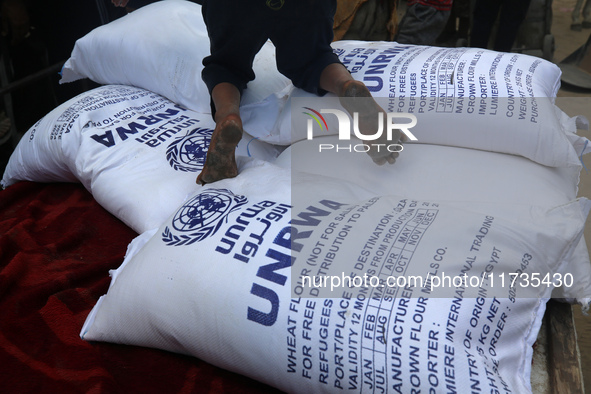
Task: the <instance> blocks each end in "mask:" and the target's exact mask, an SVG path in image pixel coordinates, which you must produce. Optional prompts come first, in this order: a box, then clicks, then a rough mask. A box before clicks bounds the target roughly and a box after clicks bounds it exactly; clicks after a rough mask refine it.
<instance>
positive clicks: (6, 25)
mask: <svg viewBox="0 0 591 394" xmlns="http://www.w3.org/2000/svg"><path fill="white" fill-rule="evenodd" d="M0 13H1V14H2V37H8V36H10V44H11V45H18V44H20V43H21V42H22V41H24V40H25V38H27V37H29V35H30V34H31V20H30V19H29V12H28V11H27V7H26V6H25V4H24V2H23V1H22V0H4V1H3V2H2V7H1V8H0Z"/></svg>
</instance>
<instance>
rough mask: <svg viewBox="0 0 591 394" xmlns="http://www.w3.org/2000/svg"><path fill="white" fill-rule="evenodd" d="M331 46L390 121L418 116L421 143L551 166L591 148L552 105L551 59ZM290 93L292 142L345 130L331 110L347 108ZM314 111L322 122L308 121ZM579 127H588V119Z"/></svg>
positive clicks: (554, 76) (575, 160)
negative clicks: (470, 150) (517, 158)
mask: <svg viewBox="0 0 591 394" xmlns="http://www.w3.org/2000/svg"><path fill="white" fill-rule="evenodd" d="M332 45H333V48H334V51H335V52H336V53H337V54H338V55H339V58H340V60H341V61H342V62H343V64H344V65H345V66H346V67H347V68H348V69H349V71H350V72H351V73H352V75H353V77H354V78H355V79H357V80H360V81H363V82H364V83H365V84H366V85H367V87H368V88H369V90H370V91H371V92H372V95H373V96H374V97H376V99H377V100H378V103H379V104H380V106H381V107H382V108H383V110H384V111H385V112H386V113H388V114H396V116H398V117H400V118H394V120H393V122H392V123H395V124H411V123H412V119H411V118H410V117H407V119H405V118H404V115H405V114H407V115H410V116H412V117H415V120H416V124H415V125H411V126H410V127H411V128H410V129H409V131H410V132H412V134H413V136H414V137H416V139H417V140H418V141H416V142H419V143H429V144H438V145H448V146H457V147H465V148H473V149H480V150H487V151H493V152H500V153H510V154H515V155H520V156H524V157H526V158H529V159H531V160H533V161H536V162H538V163H541V164H544V165H547V166H568V165H574V166H577V165H580V160H579V156H580V155H581V154H582V153H583V152H584V151H585V152H587V151H589V148H588V147H586V143H587V142H588V141H587V139H586V138H584V137H580V136H577V135H576V134H574V133H575V132H576V126H577V122H576V120H577V119H575V120H573V121H571V120H570V119H569V118H568V117H564V116H563V114H562V111H561V110H560V109H559V108H557V107H556V106H555V105H554V99H553V98H554V97H555V96H556V91H557V89H558V86H559V83H560V69H559V68H558V67H557V66H556V65H554V64H552V63H550V62H547V61H545V60H542V59H538V58H535V57H532V56H527V55H521V54H511V53H498V52H493V51H487V50H482V49H477V48H438V47H427V46H412V45H400V44H397V43H393V42H362V41H337V42H334V43H333V44H332ZM292 96H294V98H293V99H292V105H291V118H292V119H291V124H290V126H291V129H285V128H286V127H287V124H288V123H289V122H288V121H286V120H284V121H283V123H281V126H282V127H283V128H284V129H282V131H281V132H283V133H287V132H286V131H285V130H291V132H292V133H293V136H292V139H293V140H294V141H298V140H303V139H306V138H310V137H309V136H308V134H309V132H310V128H311V129H312V130H311V131H313V133H314V135H315V136H316V135H326V134H327V133H328V134H331V133H332V134H337V131H338V132H339V133H340V132H342V130H341V125H340V124H339V122H337V117H336V116H335V115H333V114H331V113H329V112H326V111H327V110H331V109H335V108H336V109H339V110H342V108H341V107H340V106H339V105H338V104H335V99H334V98H332V97H327V98H322V99H314V98H313V97H310V95H306V94H302V93H301V92H299V93H298V92H294V93H293V94H292ZM298 96H303V97H304V98H302V97H298ZM312 110H315V111H317V112H319V114H320V115H321V116H322V117H323V120H325V121H326V123H325V124H324V125H323V124H322V122H319V123H318V124H317V123H315V122H312V123H311V126H308V122H309V119H310V117H311V115H313V114H312ZM283 118H284V119H285V118H286V117H285V116H283ZM288 118H289V117H288ZM578 124H579V127H584V126H585V123H584V121H583V119H580V121H579V122H578ZM323 126H325V127H324V128H323ZM387 127H388V126H387V125H386V126H384V130H386V129H387ZM326 129H327V130H326ZM372 131H373V130H372ZM406 137H407V138H406V140H407V141H408V140H412V138H410V136H406Z"/></svg>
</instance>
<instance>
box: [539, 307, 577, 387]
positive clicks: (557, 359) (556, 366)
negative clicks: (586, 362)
mask: <svg viewBox="0 0 591 394" xmlns="http://www.w3.org/2000/svg"><path fill="white" fill-rule="evenodd" d="M545 319H547V321H546V323H547V329H548V369H549V374H550V391H549V392H550V393H556V394H564V393H584V389H583V376H582V370H581V358H580V356H579V347H578V345H577V334H576V331H575V325H574V320H573V313H572V306H571V305H570V304H565V303H560V302H557V301H553V300H550V301H549V302H548V305H547V308H546V315H545Z"/></svg>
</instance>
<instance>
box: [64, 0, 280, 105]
mask: <svg viewBox="0 0 591 394" xmlns="http://www.w3.org/2000/svg"><path fill="white" fill-rule="evenodd" d="M208 55H209V37H208V35H207V28H206V27H205V23H204V21H203V16H202V15H201V6H200V5H198V4H195V3H193V2H190V1H184V0H165V1H158V2H156V3H152V4H149V5H147V6H145V7H141V8H139V9H137V10H135V11H133V12H132V13H130V14H128V15H126V16H124V17H122V18H119V19H116V20H114V21H113V22H111V23H108V24H106V25H103V26H100V27H98V28H96V29H94V30H92V31H91V32H90V33H88V34H87V35H85V36H84V37H82V38H80V39H79V40H78V41H77V42H76V44H75V46H74V49H73V51H72V53H71V56H70V58H69V59H68V60H67V61H66V63H65V64H64V67H63V69H62V78H61V80H60V83H67V82H72V81H75V80H78V79H81V78H90V79H91V80H93V81H95V82H98V83H101V84H121V85H132V86H137V87H141V88H144V89H147V90H150V91H153V92H156V93H159V94H161V95H163V96H165V97H167V98H168V99H170V100H172V101H174V102H175V103H178V104H181V105H183V106H184V107H186V108H189V109H192V110H194V111H197V112H204V113H209V112H211V110H210V98H209V93H208V91H207V87H206V85H205V83H204V82H203V81H202V79H201V71H202V70H203V64H202V61H203V58H204V57H206V56H208ZM253 68H254V71H255V74H256V75H257V76H259V77H258V78H256V79H255V80H254V81H252V82H251V83H250V84H249V85H248V88H247V89H246V90H245V92H244V95H243V98H242V103H243V104H244V105H253V104H255V103H260V104H261V105H263V106H264V107H266V108H267V109H268V108H269V105H271V104H269V102H271V103H274V102H275V101H276V99H275V93H277V92H279V91H281V90H282V89H283V88H285V87H286V86H288V85H290V81H289V80H288V79H287V78H286V77H284V76H283V75H281V74H280V73H279V72H278V71H277V66H276V64H275V47H274V46H273V44H271V42H268V43H267V44H265V45H264V46H263V48H262V50H261V52H260V53H259V54H258V55H257V57H256V58H255V61H254V64H253ZM275 105H276V104H272V106H275ZM275 111H277V110H275ZM275 116H276V115H275Z"/></svg>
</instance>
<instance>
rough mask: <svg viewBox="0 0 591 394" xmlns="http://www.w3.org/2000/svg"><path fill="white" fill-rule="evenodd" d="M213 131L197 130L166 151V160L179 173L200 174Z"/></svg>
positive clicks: (175, 142) (178, 139)
mask: <svg viewBox="0 0 591 394" xmlns="http://www.w3.org/2000/svg"><path fill="white" fill-rule="evenodd" d="M212 134H213V130H211V129H205V128H196V129H194V130H192V131H189V132H188V133H187V135H185V136H184V137H181V138H177V139H176V140H175V141H174V142H173V143H172V144H170V145H169V147H168V148H167V149H166V160H168V163H169V164H170V166H171V167H172V168H174V169H175V170H177V171H184V172H199V171H201V170H202V169H203V165H204V164H205V157H206V156H207V149H208V148H209V143H210V141H211V135H212Z"/></svg>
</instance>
